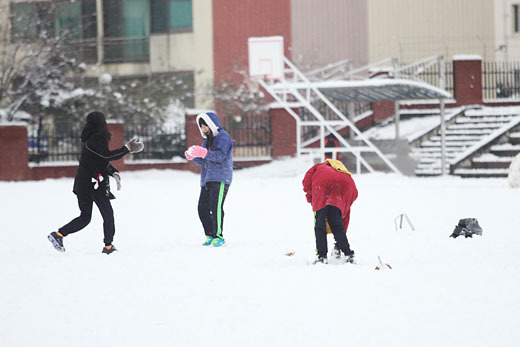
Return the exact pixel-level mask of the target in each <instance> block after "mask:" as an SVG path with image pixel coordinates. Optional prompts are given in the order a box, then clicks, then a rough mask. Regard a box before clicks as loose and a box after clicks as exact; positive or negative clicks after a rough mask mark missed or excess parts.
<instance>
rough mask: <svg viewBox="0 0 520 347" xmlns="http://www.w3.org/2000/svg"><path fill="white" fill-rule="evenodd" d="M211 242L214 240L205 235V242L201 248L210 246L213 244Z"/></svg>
mask: <svg viewBox="0 0 520 347" xmlns="http://www.w3.org/2000/svg"><path fill="white" fill-rule="evenodd" d="M213 240H215V239H214V238H212V237H211V236H207V235H206V241H204V243H203V244H202V245H203V246H210V245H211V243H212V242H213Z"/></svg>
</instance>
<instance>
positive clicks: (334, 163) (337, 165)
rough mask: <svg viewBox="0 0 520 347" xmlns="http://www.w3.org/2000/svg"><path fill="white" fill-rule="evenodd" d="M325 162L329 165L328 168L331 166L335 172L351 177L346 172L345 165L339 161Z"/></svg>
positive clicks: (329, 160) (330, 160)
mask: <svg viewBox="0 0 520 347" xmlns="http://www.w3.org/2000/svg"><path fill="white" fill-rule="evenodd" d="M326 161H327V162H328V163H329V165H330V166H332V167H333V168H334V169H335V170H336V171H339V172H343V173H346V174H349V175H351V173H350V172H349V171H348V170H347V168H346V167H345V165H344V164H343V163H342V162H341V161H339V160H335V159H326Z"/></svg>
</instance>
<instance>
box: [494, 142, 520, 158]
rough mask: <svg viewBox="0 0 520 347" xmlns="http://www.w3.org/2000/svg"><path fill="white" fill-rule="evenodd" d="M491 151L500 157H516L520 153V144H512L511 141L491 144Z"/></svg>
mask: <svg viewBox="0 0 520 347" xmlns="http://www.w3.org/2000/svg"><path fill="white" fill-rule="evenodd" d="M489 152H490V153H492V154H494V155H497V156H499V157H514V156H516V155H517V154H518V153H520V145H512V144H510V143H504V144H500V145H494V146H491V149H490V151H489Z"/></svg>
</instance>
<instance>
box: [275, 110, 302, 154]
mask: <svg viewBox="0 0 520 347" xmlns="http://www.w3.org/2000/svg"><path fill="white" fill-rule="evenodd" d="M269 113H270V115H271V141H272V146H273V150H272V157H273V158H274V159H276V158H280V157H286V156H290V157H293V156H295V155H296V120H295V119H294V118H293V117H292V116H291V115H289V114H288V113H287V111H285V110H284V109H283V108H275V109H271V110H270V111H269Z"/></svg>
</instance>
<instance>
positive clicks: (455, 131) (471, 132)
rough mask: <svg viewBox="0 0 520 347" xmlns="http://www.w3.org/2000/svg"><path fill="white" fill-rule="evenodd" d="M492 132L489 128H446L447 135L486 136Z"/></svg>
mask: <svg viewBox="0 0 520 347" xmlns="http://www.w3.org/2000/svg"><path fill="white" fill-rule="evenodd" d="M490 133H491V130H489V129H449V128H448V129H446V136H486V135H489V134H490Z"/></svg>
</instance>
